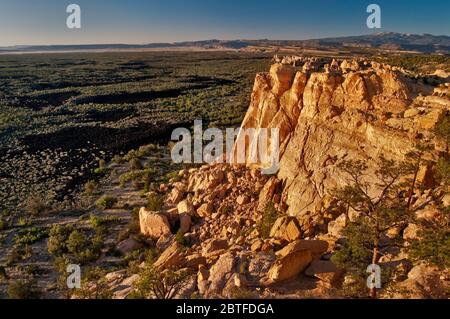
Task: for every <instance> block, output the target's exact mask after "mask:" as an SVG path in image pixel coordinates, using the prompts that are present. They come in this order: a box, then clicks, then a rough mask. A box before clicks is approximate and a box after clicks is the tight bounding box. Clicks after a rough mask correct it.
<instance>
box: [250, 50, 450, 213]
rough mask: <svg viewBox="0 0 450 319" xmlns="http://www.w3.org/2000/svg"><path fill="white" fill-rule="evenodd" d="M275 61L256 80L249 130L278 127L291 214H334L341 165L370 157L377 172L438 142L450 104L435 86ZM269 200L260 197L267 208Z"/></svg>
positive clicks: (372, 68) (366, 68)
mask: <svg viewBox="0 0 450 319" xmlns="http://www.w3.org/2000/svg"><path fill="white" fill-rule="evenodd" d="M276 61H278V62H277V63H275V64H274V65H272V67H271V68H270V72H269V73H261V74H258V75H257V76H256V80H255V84H254V88H253V93H252V97H251V104H250V107H249V110H248V112H247V114H246V116H245V119H244V121H243V123H242V128H244V129H247V128H255V129H256V130H257V131H258V129H260V128H278V129H279V138H280V170H279V172H278V174H277V177H278V179H279V180H281V181H282V184H283V191H282V196H281V205H283V206H284V207H285V209H286V211H287V213H288V214H289V215H291V216H302V215H304V216H307V215H311V214H314V213H318V212H323V210H326V209H327V204H329V201H330V196H329V194H330V191H331V190H332V189H334V188H335V187H336V186H338V185H342V184H344V182H345V181H344V176H343V175H342V173H341V172H340V171H339V170H338V169H337V168H336V165H337V163H338V162H340V161H341V160H344V159H354V160H355V159H364V160H367V158H371V159H372V160H369V167H370V166H371V164H370V162H371V161H374V160H376V159H377V158H378V157H379V156H380V155H383V156H385V157H387V158H391V159H396V160H401V159H402V158H403V157H404V155H405V154H406V153H408V152H409V151H410V150H411V149H412V148H413V147H414V145H415V144H416V143H417V142H418V141H421V142H425V141H427V140H430V139H431V138H432V137H431V135H430V133H429V132H428V130H429V129H430V128H432V127H433V126H434V124H435V123H436V122H437V120H438V117H439V116H440V114H441V113H442V112H443V111H444V110H446V109H448V107H449V105H450V102H449V99H448V97H446V96H445V94H444V95H443V94H442V92H439V96H438V95H437V94H435V95H434V96H431V93H432V92H433V88H431V87H428V86H426V85H424V84H423V82H422V81H421V80H417V79H414V78H412V77H411V76H410V75H409V74H407V73H406V72H404V71H403V70H400V69H398V68H393V67H390V66H387V65H382V64H379V63H374V62H367V61H357V60H353V61H347V60H343V61H338V60H331V59H328V60H327V59H317V58H315V59H314V58H313V59H305V58H301V57H286V58H283V59H280V58H277V59H276ZM444 89H445V88H444ZM440 90H442V88H441V89H440ZM424 95H430V96H424ZM255 138H257V137H255ZM249 144H250V143H249ZM267 195H268V194H266V193H265V192H264V191H263V192H262V193H261V196H260V204H261V202H264V201H267V200H268V198H267V197H268V196H267ZM269 197H270V196H269ZM269 200H270V198H269ZM262 206H263V205H260V207H262Z"/></svg>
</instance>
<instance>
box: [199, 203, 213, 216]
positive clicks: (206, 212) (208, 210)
mask: <svg viewBox="0 0 450 319" xmlns="http://www.w3.org/2000/svg"><path fill="white" fill-rule="evenodd" d="M213 209H214V205H213V204H212V203H205V204H203V205H201V206H200V207H199V208H198V209H197V215H198V216H200V217H207V216H211V214H212V213H213Z"/></svg>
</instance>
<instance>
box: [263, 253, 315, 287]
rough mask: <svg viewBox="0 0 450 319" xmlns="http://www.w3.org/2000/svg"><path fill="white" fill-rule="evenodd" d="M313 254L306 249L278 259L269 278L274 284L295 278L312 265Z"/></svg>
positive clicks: (270, 271)
mask: <svg viewBox="0 0 450 319" xmlns="http://www.w3.org/2000/svg"><path fill="white" fill-rule="evenodd" d="M311 261H312V256H311V252H310V251H309V250H306V249H302V250H297V251H293V252H291V253H290V254H288V255H286V256H284V257H281V258H280V259H277V261H275V263H274V264H273V265H272V267H271V268H270V270H269V273H268V278H269V279H270V280H271V281H272V282H280V281H283V280H286V279H290V278H293V277H295V276H297V275H299V274H300V273H301V272H303V271H304V270H305V269H306V268H307V267H308V266H309V264H310V263H311Z"/></svg>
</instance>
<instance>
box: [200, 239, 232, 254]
mask: <svg viewBox="0 0 450 319" xmlns="http://www.w3.org/2000/svg"><path fill="white" fill-rule="evenodd" d="M227 248H228V242H227V241H226V240H224V239H213V240H211V241H210V242H208V244H206V246H205V247H204V248H203V255H207V254H209V253H212V252H214V251H217V250H222V249H227Z"/></svg>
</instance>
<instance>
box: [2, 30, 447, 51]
mask: <svg viewBox="0 0 450 319" xmlns="http://www.w3.org/2000/svg"><path fill="white" fill-rule="evenodd" d="M382 34H399V35H407V36H413V35H418V36H425V35H431V36H433V37H450V35H446V34H432V33H407V32H395V31H382V32H373V33H365V34H356V35H337V36H327V37H320V38H306V39H298V38H297V39H288V38H285V39H280V38H229V39H225V38H222V39H220V38H210V39H199V40H179V41H156V42H142V43H125V42H115V43H113V42H108V43H106V42H105V43H101V42H97V43H67V44H51V43H50V44H49V43H47V44H12V45H0V48H2V49H4V48H17V47H38V46H46V47H50V46H90V45H130V46H145V45H152V44H169V45H174V44H182V43H188V42H207V41H312V40H324V39H334V38H336V39H337V38H347V37H361V36H371V35H382Z"/></svg>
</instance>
